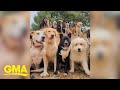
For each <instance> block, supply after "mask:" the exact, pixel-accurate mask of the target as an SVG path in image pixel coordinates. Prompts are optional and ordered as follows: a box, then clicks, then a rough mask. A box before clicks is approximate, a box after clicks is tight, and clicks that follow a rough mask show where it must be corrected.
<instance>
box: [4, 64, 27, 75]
mask: <svg viewBox="0 0 120 90" xmlns="http://www.w3.org/2000/svg"><path fill="white" fill-rule="evenodd" d="M4 72H5V73H6V74H4V75H17V76H28V72H27V69H26V66H25V65H23V66H20V65H6V66H5V67H4Z"/></svg>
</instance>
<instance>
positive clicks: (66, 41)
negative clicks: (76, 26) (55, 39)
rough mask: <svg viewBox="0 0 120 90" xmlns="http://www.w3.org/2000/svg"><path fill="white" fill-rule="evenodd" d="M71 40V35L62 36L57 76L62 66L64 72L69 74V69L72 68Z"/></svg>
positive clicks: (58, 54) (58, 52)
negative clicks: (70, 63)
mask: <svg viewBox="0 0 120 90" xmlns="http://www.w3.org/2000/svg"><path fill="white" fill-rule="evenodd" d="M70 39H71V34H68V35H67V36H62V35H61V39H60V44H59V46H58V51H57V69H56V72H55V74H57V73H58V71H59V68H60V64H61V65H63V66H64V72H65V73H66V74H68V71H67V68H68V67H69V66H70V65H69V61H70V52H69V50H68V48H69V46H70V43H71V40H70ZM63 53H67V54H63ZM64 55H65V56H64Z"/></svg>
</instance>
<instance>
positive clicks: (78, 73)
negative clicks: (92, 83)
mask: <svg viewBox="0 0 120 90" xmlns="http://www.w3.org/2000/svg"><path fill="white" fill-rule="evenodd" d="M48 73H49V76H48V77H40V73H32V74H31V76H34V79H90V76H87V75H86V74H85V73H84V71H81V70H76V71H75V72H74V73H69V74H68V75H66V76H65V75H64V71H63V70H61V71H60V73H59V74H58V75H54V73H53V71H51V70H48Z"/></svg>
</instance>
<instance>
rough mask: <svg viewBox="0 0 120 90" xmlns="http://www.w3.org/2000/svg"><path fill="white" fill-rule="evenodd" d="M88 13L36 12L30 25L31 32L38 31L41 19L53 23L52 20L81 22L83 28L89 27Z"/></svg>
mask: <svg viewBox="0 0 120 90" xmlns="http://www.w3.org/2000/svg"><path fill="white" fill-rule="evenodd" d="M89 16H90V12H89V11H38V12H37V15H36V16H35V17H34V23H32V25H31V30H38V29H39V25H40V21H41V20H42V19H43V17H48V19H49V20H50V21H51V22H53V21H54V20H56V21H58V20H63V21H65V22H66V21H67V22H70V21H73V22H77V21H81V22H82V23H83V26H90V17H89Z"/></svg>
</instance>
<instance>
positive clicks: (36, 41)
mask: <svg viewBox="0 0 120 90" xmlns="http://www.w3.org/2000/svg"><path fill="white" fill-rule="evenodd" d="M30 35H31V39H32V47H31V48H30V54H31V59H32V64H34V65H35V68H34V67H32V68H34V69H39V68H40V63H41V62H42V59H43V55H44V54H45V48H44V46H45V43H44V40H45V34H44V32H43V31H40V30H38V31H34V32H31V34H30Z"/></svg>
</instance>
